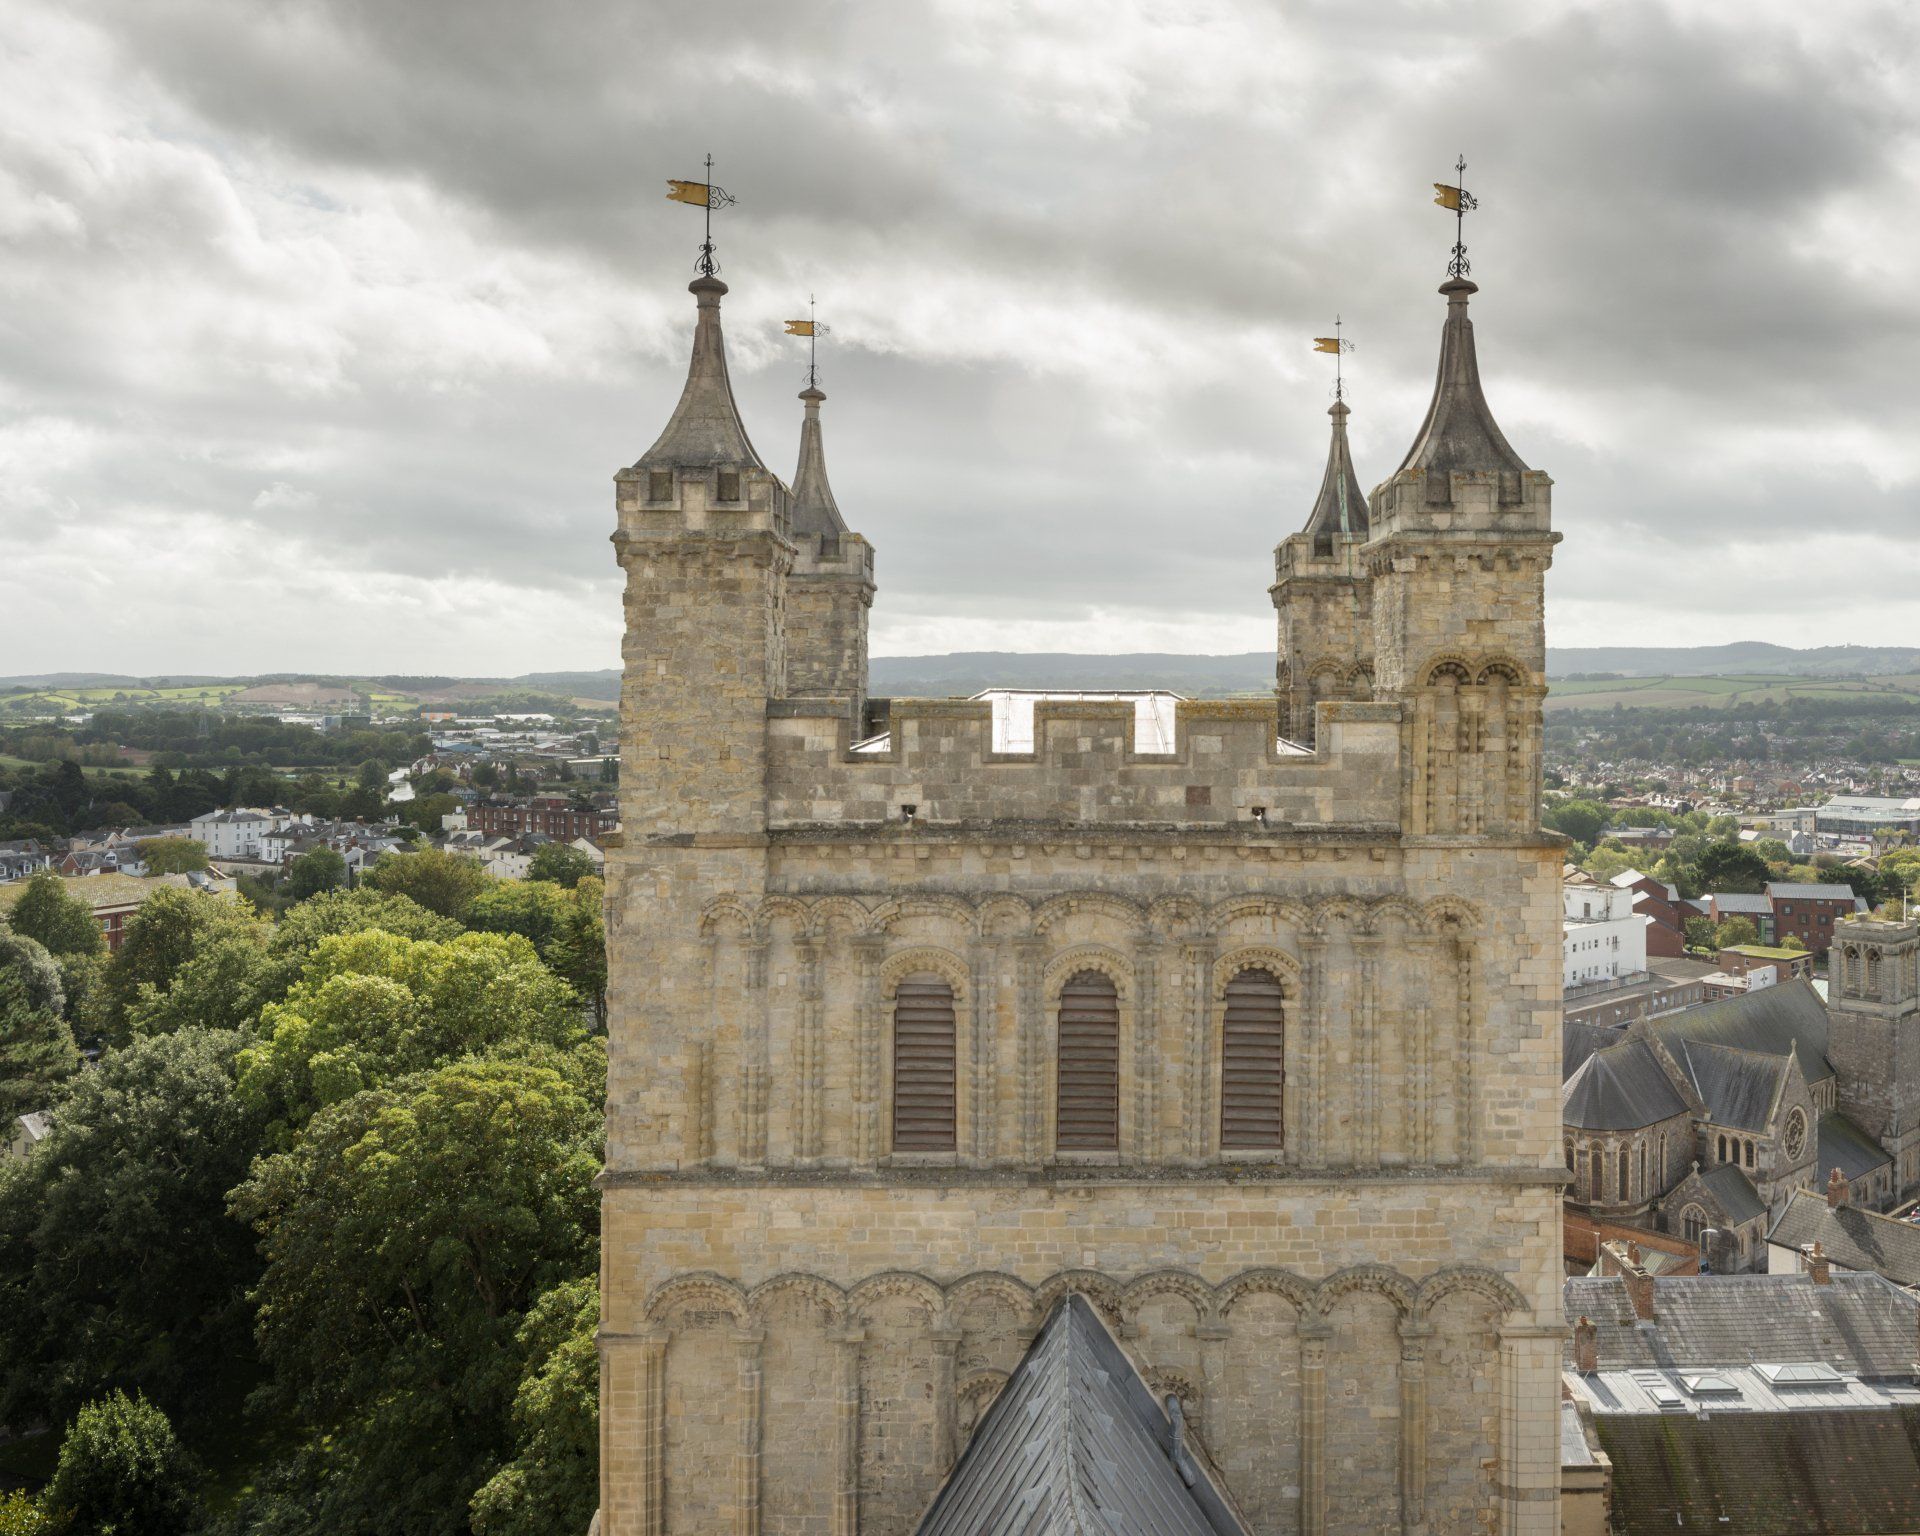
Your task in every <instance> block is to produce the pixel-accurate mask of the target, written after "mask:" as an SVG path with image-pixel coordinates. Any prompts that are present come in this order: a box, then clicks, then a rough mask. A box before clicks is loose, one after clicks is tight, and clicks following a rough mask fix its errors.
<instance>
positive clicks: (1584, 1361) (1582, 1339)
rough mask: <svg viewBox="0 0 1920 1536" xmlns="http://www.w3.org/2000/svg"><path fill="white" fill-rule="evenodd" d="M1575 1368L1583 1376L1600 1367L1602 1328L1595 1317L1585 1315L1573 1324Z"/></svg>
mask: <svg viewBox="0 0 1920 1536" xmlns="http://www.w3.org/2000/svg"><path fill="white" fill-rule="evenodd" d="M1573 1368H1574V1369H1575V1370H1576V1371H1578V1372H1579V1373H1580V1374H1581V1375H1582V1376H1591V1375H1592V1374H1593V1373H1594V1372H1595V1371H1597V1370H1599V1369H1600V1330H1599V1329H1598V1328H1596V1327H1594V1326H1593V1319H1592V1318H1590V1317H1583V1318H1581V1319H1580V1321H1579V1322H1577V1323H1575V1324H1574V1325H1573Z"/></svg>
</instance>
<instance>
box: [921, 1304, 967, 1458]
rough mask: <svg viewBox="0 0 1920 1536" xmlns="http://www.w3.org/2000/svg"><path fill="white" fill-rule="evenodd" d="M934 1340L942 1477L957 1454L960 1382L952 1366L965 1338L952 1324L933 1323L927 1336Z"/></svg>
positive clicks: (935, 1416) (935, 1420)
mask: <svg viewBox="0 0 1920 1536" xmlns="http://www.w3.org/2000/svg"><path fill="white" fill-rule="evenodd" d="M927 1337H928V1338H929V1339H931V1340H932V1341H933V1443H934V1446H935V1448H936V1451H937V1454H938V1455H939V1458H940V1474H941V1476H943V1477H944V1476H945V1475H946V1473H947V1469H948V1468H950V1467H951V1466H952V1465H953V1462H954V1458H955V1457H957V1456H958V1455H959V1454H960V1444H959V1432H958V1429H959V1425H958V1420H959V1409H960V1397H959V1391H960V1383H959V1379H958V1376H957V1375H956V1371H955V1367H956V1364H957V1362H958V1360H959V1356H960V1341H961V1340H962V1339H963V1338H965V1337H966V1335H965V1334H964V1333H962V1332H961V1331H960V1329H958V1328H956V1327H954V1326H953V1325H952V1324H951V1323H943V1324H939V1325H936V1326H935V1327H934V1328H933V1329H932V1330H931V1331H930V1332H929V1333H928V1335H927Z"/></svg>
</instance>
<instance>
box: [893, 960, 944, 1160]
mask: <svg viewBox="0 0 1920 1536" xmlns="http://www.w3.org/2000/svg"><path fill="white" fill-rule="evenodd" d="M955 1068H956V1056H955V1050H954V1009H953V988H952V987H951V986H949V985H948V984H947V983H946V981H945V980H944V979H943V978H941V977H939V976H934V975H916V976H908V977H906V978H905V979H904V980H903V981H901V983H900V985H899V987H898V988H897V989H896V990H895V992H894V1004H893V1149H894V1151H896V1152H952V1151H954V1150H955V1148H956V1146H957V1145H958V1130H957V1126H956V1115H955V1111H954V1103H955V1083H956V1081H957V1074H956V1070H955Z"/></svg>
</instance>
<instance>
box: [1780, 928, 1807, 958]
mask: <svg viewBox="0 0 1920 1536" xmlns="http://www.w3.org/2000/svg"><path fill="white" fill-rule="evenodd" d="M1780 948H1782V949H1790V950H1792V951H1793V952H1794V953H1795V954H1798V955H1804V954H1805V953H1806V952H1807V945H1806V941H1805V940H1804V939H1802V938H1801V937H1800V935H1799V934H1797V933H1790V934H1788V935H1787V936H1786V937H1785V938H1783V939H1782V940H1781V941H1780Z"/></svg>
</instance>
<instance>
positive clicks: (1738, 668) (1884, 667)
mask: <svg viewBox="0 0 1920 1536" xmlns="http://www.w3.org/2000/svg"><path fill="white" fill-rule="evenodd" d="M1595 672H1615V673H1618V674H1619V675H1620V676H1622V677H1713V676H1721V675H1738V674H1740V673H1752V672H1761V673H1770V674H1772V675H1774V676H1778V677H1888V676H1891V675H1894V674H1896V673H1901V672H1920V647H1915V646H1899V645H1822V646H1817V647H1815V648H1813V649H1811V650H1805V651H1797V650H1795V649H1793V647H1791V646H1786V645H1769V644H1768V643H1767V642H1766V641H1764V640H1741V641H1737V642H1736V643H1734V644H1732V645H1681V646H1655V645H1620V646H1614V645H1599V646H1574V647H1569V648H1567V649H1564V650H1562V649H1558V648H1555V647H1551V646H1550V647H1548V649H1547V676H1548V677H1569V676H1573V675H1576V674H1590V673H1595Z"/></svg>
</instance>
